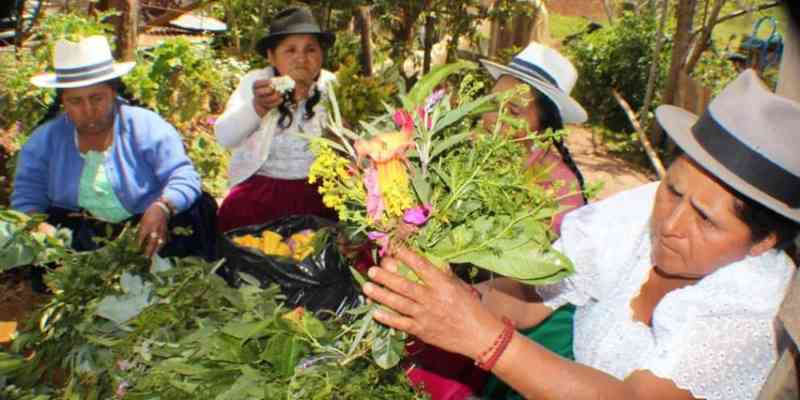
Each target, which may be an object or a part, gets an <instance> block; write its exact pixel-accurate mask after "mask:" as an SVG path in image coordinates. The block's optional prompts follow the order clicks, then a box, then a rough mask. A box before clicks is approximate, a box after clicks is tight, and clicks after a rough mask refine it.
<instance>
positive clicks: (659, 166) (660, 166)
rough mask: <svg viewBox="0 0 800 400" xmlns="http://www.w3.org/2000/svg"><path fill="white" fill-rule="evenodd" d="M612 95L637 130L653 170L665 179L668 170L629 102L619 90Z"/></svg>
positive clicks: (613, 90) (660, 177)
mask: <svg viewBox="0 0 800 400" xmlns="http://www.w3.org/2000/svg"><path fill="white" fill-rule="evenodd" d="M611 94H613V95H614V98H615V99H616V100H617V103H618V104H619V106H620V107H622V109H623V110H625V115H627V116H628V119H629V120H630V121H631V125H633V129H635V130H636V135H637V136H638V137H639V141H640V142H641V143H642V147H644V152H645V153H646V154H647V158H649V159H650V163H651V164H653V169H654V170H655V171H656V174H658V179H664V176H665V175H666V174H667V173H666V170H665V169H664V163H662V162H661V159H660V158H658V153H656V151H655V149H653V145H652V144H650V140H649V139H647V135H646V134H645V133H644V130H642V126H641V125H639V122H638V121H637V120H636V115H635V114H634V113H633V110H632V109H631V106H630V105H629V104H628V102H627V101H625V99H624V98H623V97H622V95H620V94H619V92H618V91H617V89H612V90H611Z"/></svg>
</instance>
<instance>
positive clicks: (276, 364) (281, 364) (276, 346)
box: [260, 333, 309, 376]
mask: <svg viewBox="0 0 800 400" xmlns="http://www.w3.org/2000/svg"><path fill="white" fill-rule="evenodd" d="M308 353H309V347H308V345H307V344H306V342H305V341H303V339H302V338H300V337H299V336H295V335H289V334H286V333H279V334H276V335H275V336H272V337H271V338H269V340H268V341H267V347H266V348H265V349H264V351H263V352H262V353H261V355H260V358H261V359H262V360H265V361H267V362H269V363H270V364H272V366H273V368H274V369H275V370H276V371H278V373H279V374H281V376H292V374H293V373H294V367H295V366H296V365H297V363H298V362H299V361H300V359H302V358H303V357H305V356H306V355H308Z"/></svg>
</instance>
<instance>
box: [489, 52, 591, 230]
mask: <svg viewBox="0 0 800 400" xmlns="http://www.w3.org/2000/svg"><path fill="white" fill-rule="evenodd" d="M481 63H482V64H483V66H484V68H486V70H487V71H488V72H489V74H490V75H491V76H492V77H493V78H494V79H495V84H494V87H493V88H492V92H495V93H499V92H504V91H507V90H511V89H513V88H514V87H516V86H519V85H527V86H528V87H529V88H530V89H531V94H530V98H529V101H528V102H527V103H526V104H515V103H511V104H509V105H508V106H507V107H508V109H507V110H505V111H506V112H507V113H508V115H510V116H512V117H515V118H519V119H522V120H523V121H524V122H526V123H527V127H528V129H527V130H524V129H523V130H519V131H516V132H511V134H515V135H517V136H520V137H525V136H528V135H529V134H531V133H537V132H544V131H545V130H547V129H551V130H553V131H559V130H561V129H564V124H580V123H583V122H585V121H586V119H587V115H586V111H585V110H584V109H583V107H581V105H580V104H579V103H578V102H577V101H576V100H575V99H573V98H572V97H570V92H571V91H572V88H573V87H574V86H575V82H576V81H577V79H578V71H577V70H576V69H575V67H574V66H573V65H572V63H571V62H570V61H569V60H568V59H567V58H566V57H564V56H563V55H561V53H559V52H558V51H557V50H555V49H552V48H550V47H547V46H544V45H542V44H539V43H536V42H532V43H530V44H529V45H528V47H526V48H525V49H524V50H522V51H521V52H520V53H519V54H517V55H516V56H514V58H512V59H511V62H510V63H509V64H508V65H501V64H498V63H495V62H492V61H489V60H481ZM497 116H498V113H496V112H494V113H487V114H485V115H484V125H485V126H486V127H487V129H489V130H492V129H494V125H495V123H496V122H497ZM506 129H509V128H506ZM528 163H529V165H528V166H529V167H538V168H539V169H542V168H547V169H549V171H550V175H551V177H550V179H548V180H546V181H545V182H540V183H542V184H544V185H546V186H549V185H552V184H553V183H555V182H561V183H562V186H561V189H560V190H559V193H558V195H559V197H563V200H562V202H561V203H562V205H563V206H564V207H565V208H566V209H570V208H574V207H577V206H581V205H583V204H584V203H585V199H584V197H583V195H582V190H583V176H582V174H581V172H580V171H579V170H578V167H577V165H575V162H574V161H573V160H572V156H571V155H570V152H569V150H568V149H567V147H566V146H565V145H564V142H563V140H562V139H561V138H559V139H557V140H555V141H554V142H553V146H552V148H544V149H540V148H531V154H530V157H529V161H528ZM562 219H563V213H562V214H559V215H557V216H556V217H555V218H554V221H553V227H554V229H555V230H556V232H558V230H559V228H560V226H561V220H562Z"/></svg>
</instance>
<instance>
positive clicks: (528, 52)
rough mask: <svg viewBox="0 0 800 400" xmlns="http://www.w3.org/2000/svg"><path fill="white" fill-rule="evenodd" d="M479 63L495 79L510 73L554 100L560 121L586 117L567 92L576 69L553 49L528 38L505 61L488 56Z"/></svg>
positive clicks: (572, 83)
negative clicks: (527, 40)
mask: <svg viewBox="0 0 800 400" xmlns="http://www.w3.org/2000/svg"><path fill="white" fill-rule="evenodd" d="M481 64H483V66H484V68H486V70H487V71H489V74H490V75H492V77H493V78H494V79H495V80H496V79H499V78H500V77H501V76H503V75H511V76H513V77H515V78H517V79H519V80H521V81H523V82H525V83H527V84H529V85H531V86H533V87H534V88H536V90H538V91H539V92H541V93H542V94H544V95H545V96H547V97H548V98H549V99H550V100H552V101H553V103H555V104H556V107H558V111H559V112H560V113H561V120H562V121H563V122H564V123H569V124H580V123H583V122H585V121H586V120H587V119H588V117H589V116H588V114H586V110H584V109H583V107H582V106H581V105H580V103H578V102H577V101H576V100H575V99H573V98H572V97H570V95H569V94H570V92H572V88H573V87H575V82H576V81H577V80H578V71H577V70H576V69H575V66H573V65H572V63H571V62H570V61H569V60H567V59H566V58H565V57H564V56H562V55H561V53H559V52H558V51H556V50H555V49H552V48H550V47H547V46H544V45H541V44H539V43H536V42H532V43H531V44H529V45H528V47H526V48H525V50H522V52H520V53H519V54H517V55H516V56H514V58H513V59H512V60H511V63H510V64H509V65H502V64H498V63H496V62H493V61H489V60H481Z"/></svg>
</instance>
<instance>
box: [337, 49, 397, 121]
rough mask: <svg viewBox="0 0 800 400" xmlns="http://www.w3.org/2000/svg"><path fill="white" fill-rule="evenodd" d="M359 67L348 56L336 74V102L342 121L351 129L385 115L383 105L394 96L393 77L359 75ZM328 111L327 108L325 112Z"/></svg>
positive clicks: (395, 85)
mask: <svg viewBox="0 0 800 400" xmlns="http://www.w3.org/2000/svg"><path fill="white" fill-rule="evenodd" d="M360 69H361V65H360V64H359V63H358V62H356V60H355V59H354V58H353V57H352V56H351V57H349V58H348V59H347V60H345V62H344V63H342V65H341V68H340V69H339V71H338V72H337V73H336V86H335V88H334V90H335V91H336V98H337V99H339V100H338V101H339V108H340V110H341V113H342V119H344V121H346V122H348V123H350V124H351V125H355V124H357V123H358V122H359V121H367V120H370V119H372V118H373V117H376V116H379V115H382V114H384V113H385V112H386V108H385V107H384V102H387V101H390V100H391V98H392V96H393V95H394V94H395V93H397V84H395V83H394V82H395V81H393V77H394V78H397V79H399V77H397V75H396V74H392V73H388V72H387V73H376V74H375V75H374V76H370V77H365V76H361V75H360ZM329 109H330V108H329Z"/></svg>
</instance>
